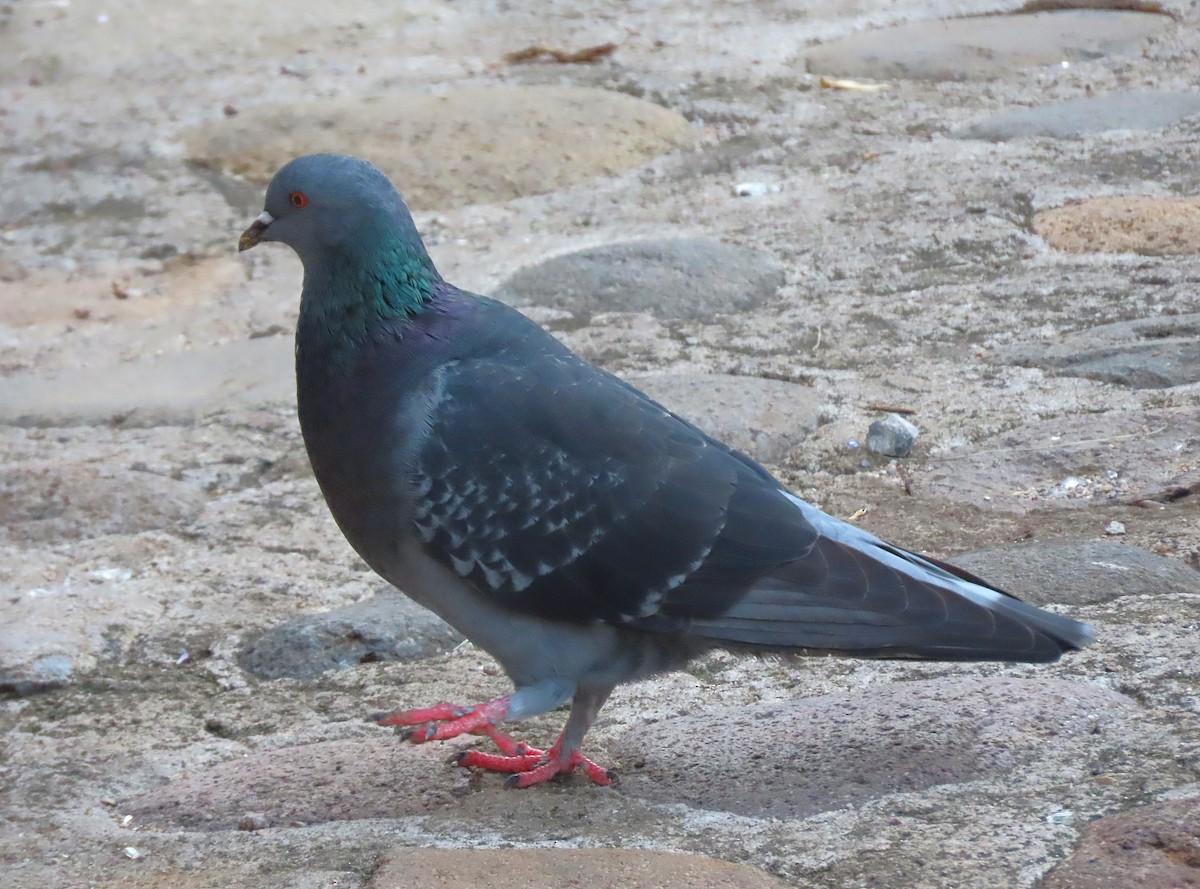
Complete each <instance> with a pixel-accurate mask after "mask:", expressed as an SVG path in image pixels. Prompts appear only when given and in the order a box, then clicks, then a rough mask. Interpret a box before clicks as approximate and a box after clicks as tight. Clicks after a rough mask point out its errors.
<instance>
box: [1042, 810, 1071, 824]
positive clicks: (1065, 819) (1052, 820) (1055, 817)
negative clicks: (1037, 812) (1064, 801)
mask: <svg viewBox="0 0 1200 889" xmlns="http://www.w3.org/2000/svg"><path fill="white" fill-rule="evenodd" d="M1074 820H1075V813H1074V812H1072V811H1071V810H1070V809H1063V810H1062V811H1060V812H1051V813H1050V814H1049V815H1047V816H1046V823H1047V824H1070V823H1071V822H1073V821H1074Z"/></svg>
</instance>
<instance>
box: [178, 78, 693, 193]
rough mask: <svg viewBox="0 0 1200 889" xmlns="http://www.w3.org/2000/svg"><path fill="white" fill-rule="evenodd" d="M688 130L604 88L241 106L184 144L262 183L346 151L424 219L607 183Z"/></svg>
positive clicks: (199, 157) (470, 90)
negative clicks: (313, 158)
mask: <svg viewBox="0 0 1200 889" xmlns="http://www.w3.org/2000/svg"><path fill="white" fill-rule="evenodd" d="M689 127H690V125H689V124H688V122H687V121H686V120H685V119H684V118H683V117H682V116H681V115H680V114H678V113H677V112H675V111H670V110H668V109H666V108H663V107H662V106H661V105H655V104H653V103H651V102H647V101H645V100H644V99H637V98H634V97H633V96H627V95H624V94H622V93H615V92H608V91H606V90H599V89H589V88H583V87H575V86H458V87H452V88H450V89H448V90H446V91H445V92H440V93H438V94H436V95H433V94H429V93H416V92H413V93H400V94H391V95H387V96H385V97H380V98H376V99H372V100H369V101H368V100H361V99H351V98H335V99H320V100H315V101H312V102H294V103H288V104H285V105H261V106H258V107H247V108H246V109H244V110H243V111H242V112H241V113H239V114H238V115H237V116H236V117H231V118H221V119H219V120H213V121H209V122H207V123H205V124H203V125H201V126H197V127H194V128H192V129H189V130H187V131H186V132H184V133H183V134H182V138H183V140H184V141H185V142H186V143H187V146H188V153H189V155H190V156H191V158H192V159H193V160H195V161H197V162H200V163H203V164H206V165H208V166H210V167H212V168H214V169H217V170H221V171H224V172H226V173H231V174H235V175H237V176H241V177H246V178H248V179H252V180H255V181H258V182H266V181H267V180H268V179H270V177H271V176H272V175H273V174H274V172H275V171H276V170H277V169H279V167H281V166H283V164H285V163H286V162H287V161H289V160H291V159H292V158H293V157H296V156H297V155H301V154H310V153H313V152H320V151H345V150H346V149H347V147H348V146H353V150H354V153H355V154H357V155H359V156H360V157H365V158H367V159H368V160H370V161H372V162H373V163H375V164H376V165H378V166H379V167H380V168H381V169H382V170H383V171H384V172H385V173H387V174H388V176H390V177H391V178H392V180H393V182H395V184H396V186H397V187H398V188H399V189H400V191H401V193H403V195H404V197H405V200H406V201H407V202H408V204H409V206H410V207H411V208H412V209H414V210H424V209H431V208H436V207H442V208H446V207H455V206H459V205H462V204H475V203H495V202H500V201H509V200H512V199H514V198H519V197H524V196H526V195H533V194H542V193H544V192H548V191H553V190H555V189H558V188H563V187H565V186H568V185H573V184H575V183H577V182H581V181H584V180H587V179H592V178H594V177H597V176H605V175H613V174H616V173H619V172H621V171H623V170H627V169H629V168H630V167H635V166H637V165H638V164H641V163H642V162H644V161H646V160H648V159H649V158H651V157H654V156H655V155H658V154H661V153H662V152H664V151H667V150H669V149H671V148H673V147H675V146H676V145H680V144H682V143H684V142H686V141H687V140H688V138H689ZM433 171H436V175H435V174H434V173H433Z"/></svg>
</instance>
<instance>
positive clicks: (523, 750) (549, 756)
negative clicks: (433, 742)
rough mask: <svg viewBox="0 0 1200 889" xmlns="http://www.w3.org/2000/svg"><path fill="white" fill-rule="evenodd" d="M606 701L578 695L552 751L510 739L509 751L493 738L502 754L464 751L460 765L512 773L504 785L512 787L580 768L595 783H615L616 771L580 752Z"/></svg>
mask: <svg viewBox="0 0 1200 889" xmlns="http://www.w3.org/2000/svg"><path fill="white" fill-rule="evenodd" d="M607 698H608V692H604V693H603V694H597V693H586V692H580V693H579V694H576V695H575V700H574V702H573V704H572V706H571V715H570V716H569V717H568V719H567V726H566V728H565V729H564V730H563V733H562V734H561V735H559V738H558V740H557V741H555V742H554V744H553V746H551V747H550V749H549V750H537V749H535V748H532V747H527V746H525V745H524V744H512V742H511V740H510V739H505V740H506V741H508V743H509V744H511V745H512V746H511V747H509V748H507V749H506V746H505V745H504V744H502V743H501V742H500V741H499V740H498V739H496V738H493V740H494V741H496V746H497V747H499V748H500V750H501V754H502V755H496V754H493V753H481V752H479V751H477V750H464V751H463V752H462V753H460V754H458V756H457V757H456V761H457V762H458V764H459V765H460V766H464V767H468V768H470V767H474V768H481V769H486V770H488V771H492V772H511V773H513V774H512V777H510V778H509V779H508V780H507V781H506V782H505V784H504V786H505V787H509V788H516V787H530V786H532V785H534V784H541V783H542V782H543V781H549V780H550V779H551V778H553V777H554V776H555V775H560V774H561V775H565V774H569V773H570V772H573V771H575V769H577V768H580V767H582V768H583V772H584V774H586V775H587V776H588V778H590V779H591V780H592V782H593V783H595V784H600V785H609V784H613V783H615V782H616V781H617V776H616V774H615V773H614V772H610V771H609V770H608V769H606V768H604V767H603V766H600V765H597V764H596V763H594V762H592V761H591V760H590V759H588V758H587V757H586V756H584V755H583V754H582V753H580V751H579V748H580V745H581V744H582V743H583V736H584V735H585V734H586V733H587V730H588V729H589V728H590V727H591V724H592V721H593V720H594V719H595V718H596V713H597V712H599V710H600V707H601V706H602V705H603V704H604V701H605V700H606V699H607ZM497 734H498V733H497Z"/></svg>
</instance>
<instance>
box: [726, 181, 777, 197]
mask: <svg viewBox="0 0 1200 889" xmlns="http://www.w3.org/2000/svg"><path fill="white" fill-rule="evenodd" d="M770 190H771V187H770V186H769V185H767V183H765V182H739V183H738V184H737V185H735V186H734V187H733V193H734V195H735V196H737V197H739V198H757V197H760V196H761V195H764V194H766V193H767V192H768V191H770Z"/></svg>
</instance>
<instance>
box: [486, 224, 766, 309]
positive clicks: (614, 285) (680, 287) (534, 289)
mask: <svg viewBox="0 0 1200 889" xmlns="http://www.w3.org/2000/svg"><path fill="white" fill-rule="evenodd" d="M783 281H784V270H783V266H782V265H781V264H780V263H779V260H777V259H776V258H775V257H774V256H772V255H771V254H769V253H764V252H762V251H760V250H750V249H747V248H745V247H738V246H735V245H732V244H724V243H721V242H720V241H710V240H704V239H693V238H681V239H676V240H650V241H626V242H622V243H618V244H609V245H606V246H604V247H595V248H591V249H588V250H580V251H578V252H576V253H568V254H566V255H564V256H556V257H554V258H553V259H548V260H546V261H545V262H543V263H541V264H540V265H536V266H533V267H531V268H527V269H523V270H522V271H520V272H518V273H517V274H515V275H514V276H513V277H512V278H510V279H509V280H508V281H507V282H505V283H504V285H503V286H501V287H500V289H499V291H498V292H497V293H496V297H497V298H498V299H502V300H505V301H506V302H509V303H512V304H513V305H518V306H522V305H538V306H548V307H551V308H556V309H564V310H566V311H569V312H572V313H574V314H575V315H576V316H578V317H579V318H580V319H581V320H586V319H588V318H590V317H591V316H592V315H594V314H597V313H600V312H648V313H650V314H651V315H654V316H655V317H656V318H659V319H662V320H688V321H690V320H697V319H704V318H709V317H712V316H713V315H721V314H731V313H734V312H742V311H746V310H749V309H752V308H753V307H755V306H757V305H760V304H762V303H763V302H765V301H767V300H769V299H772V298H773V297H774V296H775V294H776V292H777V291H778V289H779V287H780V286H781V285H782V284H783Z"/></svg>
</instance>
